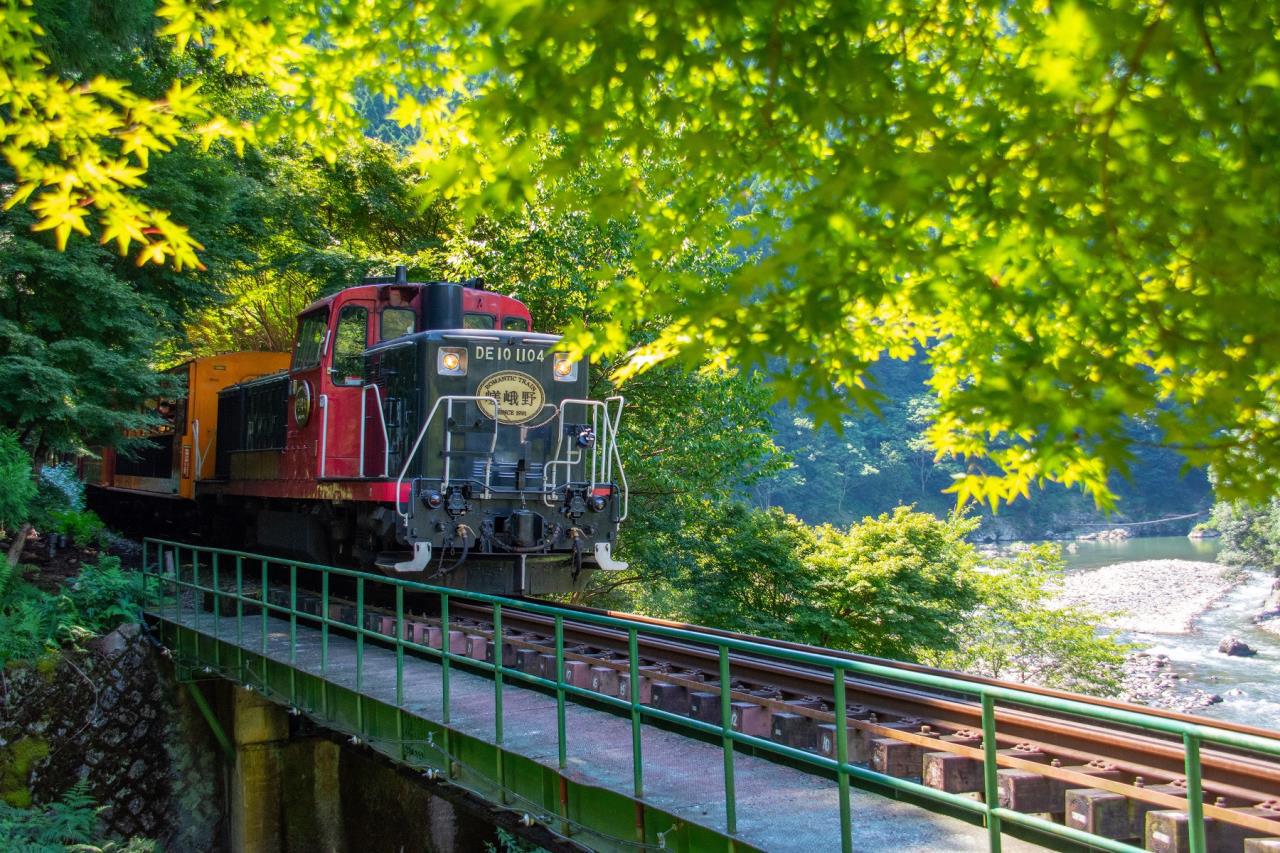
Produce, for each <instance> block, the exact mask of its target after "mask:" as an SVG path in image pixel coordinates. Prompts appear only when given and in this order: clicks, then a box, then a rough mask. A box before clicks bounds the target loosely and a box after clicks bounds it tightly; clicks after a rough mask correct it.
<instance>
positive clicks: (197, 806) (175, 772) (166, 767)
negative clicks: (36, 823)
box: [0, 626, 223, 851]
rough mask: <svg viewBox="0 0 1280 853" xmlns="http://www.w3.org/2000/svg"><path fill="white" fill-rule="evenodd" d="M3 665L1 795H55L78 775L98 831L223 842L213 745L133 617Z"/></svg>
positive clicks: (196, 844)
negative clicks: (86, 643)
mask: <svg viewBox="0 0 1280 853" xmlns="http://www.w3.org/2000/svg"><path fill="white" fill-rule="evenodd" d="M91 645H92V648H90V649H88V650H87V651H84V652H73V651H64V652H62V653H54V654H52V655H50V656H48V657H46V658H45V659H44V660H42V661H41V662H40V663H39V664H37V665H24V666H11V667H9V668H8V669H7V670H5V671H4V672H3V674H2V675H3V683H2V684H0V797H3V798H4V799H5V800H7V801H9V802H10V803H13V804H14V805H20V806H22V805H27V804H29V803H32V802H35V803H43V802H50V801H52V800H56V799H58V798H59V797H60V796H61V795H62V793H63V792H64V791H66V790H67V789H68V788H70V787H71V786H72V785H73V784H75V783H76V782H78V781H80V780H82V779H84V780H87V781H88V784H89V794H90V796H92V797H93V798H94V800H95V801H96V802H97V803H98V804H99V805H101V806H103V807H104V808H103V811H102V813H101V818H100V819H101V829H102V831H103V834H104V835H105V836H109V837H119V838H129V837H133V836H142V837H147V838H155V839H158V840H160V841H161V844H162V847H163V848H164V849H165V850H170V851H187V850H190V851H208V850H217V849H220V848H221V846H222V845H221V842H220V838H221V836H222V832H223V827H222V825H221V824H222V814H223V785H222V781H221V769H220V768H219V767H218V761H219V759H218V751H217V746H216V743H214V742H213V739H212V735H211V734H210V732H209V730H208V728H207V726H206V725H205V723H204V720H203V719H202V718H201V717H200V715H199V712H198V711H197V710H195V708H194V707H193V703H192V702H191V700H190V697H189V696H188V695H187V693H186V691H185V690H184V689H181V688H180V686H179V685H178V684H177V683H176V682H175V680H174V676H173V667H172V666H171V665H170V664H169V662H168V661H167V660H165V659H163V658H161V657H160V655H159V653H158V652H157V651H156V649H155V648H154V647H153V646H152V645H151V644H150V643H149V642H148V641H147V640H146V638H145V637H143V636H142V634H141V633H140V631H139V629H138V628H137V626H125V627H124V628H122V629H121V630H120V631H117V632H115V633H113V634H112V635H109V636H108V637H106V638H104V639H103V640H99V641H95V642H94V643H92V644H91Z"/></svg>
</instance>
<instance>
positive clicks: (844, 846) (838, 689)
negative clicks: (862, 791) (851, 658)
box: [831, 668, 853, 853]
mask: <svg viewBox="0 0 1280 853" xmlns="http://www.w3.org/2000/svg"><path fill="white" fill-rule="evenodd" d="M831 674H832V680H833V684H832V690H833V691H834V692H833V693H832V698H833V700H834V701H833V702H832V711H833V714H832V716H834V717H835V722H836V764H838V765H839V767H837V768H836V779H837V781H838V783H839V785H840V849H841V850H842V851H843V853H853V809H852V808H851V806H850V803H849V772H848V771H847V770H846V769H845V765H846V764H848V763H849V721H848V720H847V719H846V718H845V717H846V713H845V690H844V670H843V669H840V668H836V669H835V670H833V671H832V673H831Z"/></svg>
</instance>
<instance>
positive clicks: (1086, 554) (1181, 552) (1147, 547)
mask: <svg viewBox="0 0 1280 853" xmlns="http://www.w3.org/2000/svg"><path fill="white" fill-rule="evenodd" d="M1062 545H1063V548H1062V556H1063V558H1064V559H1065V560H1066V563H1067V568H1068V569H1098V568H1101V567H1102V566H1110V565H1111V564H1113V563H1128V562H1134V561H1138V560H1198V561H1201V562H1206V563H1212V562H1213V561H1214V560H1216V559H1217V558H1218V551H1219V550H1221V547H1222V546H1221V544H1220V541H1219V540H1217V539H1188V538H1187V537H1185V536H1148V537H1143V538H1135V539H1116V540H1112V541H1106V542H1064V543H1062Z"/></svg>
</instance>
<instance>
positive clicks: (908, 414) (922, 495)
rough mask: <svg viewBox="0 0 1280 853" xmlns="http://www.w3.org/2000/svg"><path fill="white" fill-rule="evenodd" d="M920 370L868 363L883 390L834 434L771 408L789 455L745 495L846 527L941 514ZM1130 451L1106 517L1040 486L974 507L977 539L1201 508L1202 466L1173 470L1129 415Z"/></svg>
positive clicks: (927, 397)
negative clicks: (996, 505)
mask: <svg viewBox="0 0 1280 853" xmlns="http://www.w3.org/2000/svg"><path fill="white" fill-rule="evenodd" d="M928 375H929V368H928V365H927V364H926V363H925V361H924V360H923V359H921V358H916V359H912V360H911V361H906V362H902V361H885V362H882V363H881V364H880V365H878V366H877V367H876V369H875V370H874V376H875V379H876V387H877V388H878V389H879V390H880V391H881V392H882V393H883V394H884V401H883V403H882V405H881V406H880V411H879V413H878V414H874V413H864V414H862V415H853V416H846V417H844V418H843V419H842V423H843V426H844V429H843V431H842V432H841V433H839V434H837V432H836V431H835V430H833V429H831V428H830V427H823V428H821V429H819V430H817V431H816V432H815V431H814V428H813V426H814V424H813V420H812V419H811V418H809V417H808V416H807V415H806V414H805V413H804V412H803V411H801V410H799V409H796V408H791V407H788V406H785V405H782V406H777V407H775V408H774V410H773V412H772V414H771V421H772V423H773V427H774V430H775V433H776V440H777V442H778V444H779V445H780V446H781V447H782V448H783V450H784V451H786V452H787V454H788V455H789V456H790V457H791V461H792V464H791V467H790V468H788V469H787V470H785V471H783V472H781V473H780V474H777V475H775V476H772V477H768V478H766V479H764V480H761V481H760V482H758V483H756V484H755V486H754V487H753V496H754V498H755V500H756V502H757V503H758V505H760V506H761V507H771V506H779V507H782V508H783V509H785V510H786V511H788V512H791V513H795V514H796V515H798V516H800V517H801V518H803V519H804V520H805V521H807V522H809V523H811V524H818V523H823V522H829V523H832V524H836V525H845V524H850V523H852V522H855V521H859V520H861V519H862V518H865V517H867V516H874V515H879V514H880V513H882V512H887V511H890V510H892V509H893V508H894V507H896V506H899V505H902V504H914V505H915V506H916V507H917V508H918V509H920V510H924V511H927V512H931V513H934V514H935V515H946V514H947V513H948V512H950V511H951V510H952V509H953V508H954V507H955V496H954V495H952V494H946V493H945V492H944V490H945V489H947V488H948V487H949V486H950V485H951V482H952V475H953V474H955V473H958V472H959V471H960V470H961V467H960V465H959V464H958V463H956V462H954V461H949V460H944V461H940V462H938V461H935V460H934V453H933V451H932V450H930V448H929V446H928V444H927V442H926V441H925V438H924V431H925V428H926V426H927V423H928V419H929V415H930V414H931V413H932V412H933V411H935V410H936V408H937V404H936V402H935V399H934V397H933V395H932V393H931V392H930V390H929V388H928V387H927V385H926V381H927V379H928ZM1131 430H1132V433H1133V435H1134V439H1135V446H1136V447H1137V448H1138V449H1137V451H1136V453H1135V457H1134V459H1133V464H1132V466H1131V469H1130V472H1129V476H1128V477H1127V478H1126V477H1122V476H1118V475H1113V477H1112V488H1113V489H1114V491H1115V493H1116V495H1117V496H1118V497H1119V501H1118V504H1117V507H1116V511H1115V512H1114V513H1112V514H1111V515H1110V516H1107V515H1105V514H1103V513H1100V512H1098V510H1097V509H1096V508H1095V506H1094V503H1093V500H1092V499H1091V498H1089V497H1088V496H1086V495H1084V494H1082V493H1081V492H1080V491H1079V490H1071V489H1066V488H1064V487H1062V486H1060V485H1057V484H1053V483H1050V484H1047V485H1046V486H1045V487H1044V488H1043V489H1042V490H1040V491H1038V492H1037V491H1035V490H1033V491H1032V493H1031V497H1032V499H1031V500H1027V499H1022V500H1017V501H1014V502H1013V503H1012V504H1011V505H1008V506H1002V507H1001V508H1000V510H999V512H998V514H994V515H993V514H992V512H991V511H990V509H985V510H984V511H983V512H982V527H981V528H980V530H979V531H978V533H977V534H976V535H977V537H978V538H980V539H993V538H999V539H1042V538H1056V537H1062V536H1075V535H1079V534H1081V533H1086V532H1089V531H1097V530H1101V529H1105V528H1106V527H1108V526H1110V525H1113V524H1118V523H1126V522H1134V521H1147V520H1151V519H1159V518H1165V517H1168V516H1182V515H1188V514H1191V513H1196V512H1200V511H1202V510H1203V511H1206V512H1207V510H1208V508H1209V507H1210V505H1211V504H1212V502H1213V498H1212V494H1211V490H1210V485H1209V481H1208V478H1207V477H1206V476H1205V473H1204V471H1203V470H1201V469H1192V470H1190V471H1185V472H1184V471H1183V470H1182V462H1181V460H1180V459H1179V457H1178V455H1177V454H1176V453H1174V452H1173V451H1171V450H1168V449H1167V448H1163V447H1160V446H1159V445H1158V433H1157V431H1156V429H1155V427H1154V426H1153V425H1151V424H1150V423H1147V422H1142V421H1134V422H1133V423H1132V424H1131ZM1204 518H1205V517H1204V516H1201V517H1197V518H1186V519H1180V520H1177V521H1172V522H1168V523H1165V524H1150V525H1145V524H1144V525H1142V526H1140V527H1137V528H1134V532H1135V533H1139V534H1143V535H1148V534H1180V533H1185V532H1186V531H1187V530H1188V529H1190V527H1191V526H1192V525H1193V524H1194V523H1196V522H1197V521H1203V520H1204Z"/></svg>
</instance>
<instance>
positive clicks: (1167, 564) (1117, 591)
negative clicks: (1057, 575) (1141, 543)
mask: <svg viewBox="0 0 1280 853" xmlns="http://www.w3.org/2000/svg"><path fill="white" fill-rule="evenodd" d="M1227 571H1228V569H1227V567H1226V566H1223V565H1221V564H1220V563H1201V562H1195V561H1192V560H1143V561H1141V562H1136V563H1116V564H1114V565H1111V566H1104V567H1103V568H1101V569H1093V570H1091V571H1087V572H1071V573H1070V574H1068V575H1067V577H1066V582H1065V584H1064V585H1063V589H1062V592H1061V593H1060V594H1059V595H1058V597H1057V599H1056V601H1057V603H1058V604H1061V605H1064V606H1065V605H1080V606H1083V607H1088V608H1089V609H1091V610H1093V611H1095V612H1097V613H1100V614H1104V615H1106V618H1105V620H1104V621H1103V625H1105V626H1106V627H1108V628H1115V629H1118V630H1121V631H1135V632H1140V633H1144V634H1187V633H1190V631H1191V623H1192V621H1193V620H1194V619H1195V617H1196V616H1197V615H1198V614H1200V613H1201V612H1202V611H1204V610H1205V609H1206V608H1208V607H1209V605H1211V604H1212V603H1213V602H1214V601H1215V600H1217V598H1218V597H1219V596H1221V595H1222V594H1223V593H1224V592H1226V591H1227V590H1228V589H1230V588H1231V587H1232V585H1233V582H1232V581H1230V580H1227V579H1226V578H1225V574H1226V572H1227Z"/></svg>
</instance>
